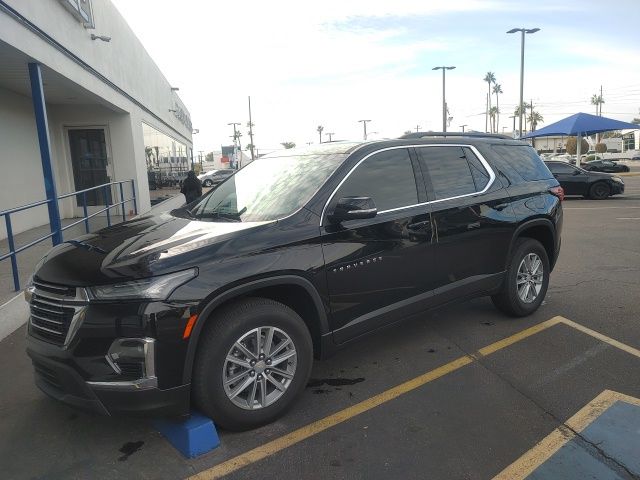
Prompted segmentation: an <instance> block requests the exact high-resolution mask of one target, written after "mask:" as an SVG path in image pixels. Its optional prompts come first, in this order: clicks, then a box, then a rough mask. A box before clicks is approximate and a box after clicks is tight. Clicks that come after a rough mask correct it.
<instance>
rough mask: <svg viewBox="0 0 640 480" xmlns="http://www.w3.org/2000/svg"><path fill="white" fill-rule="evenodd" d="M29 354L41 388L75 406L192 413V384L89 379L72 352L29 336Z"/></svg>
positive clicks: (158, 413) (129, 411) (121, 411)
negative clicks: (163, 386) (162, 385)
mask: <svg viewBox="0 0 640 480" xmlns="http://www.w3.org/2000/svg"><path fill="white" fill-rule="evenodd" d="M27 354H28V355H29V357H30V358H31V361H32V363H33V366H34V369H35V382H36V385H37V386H38V388H40V390H42V391H43V392H44V393H46V394H47V395H49V396H50V397H53V398H55V399H56V400H59V401H61V402H64V403H66V404H68V405H71V406H73V407H76V408H79V409H82V410H87V411H92V412H95V413H99V414H102V415H116V414H136V415H144V416H162V417H176V416H184V415H188V413H189V402H190V385H188V384H187V385H180V386H177V387H173V388H168V389H160V388H158V387H157V386H153V385H151V384H149V383H147V384H144V383H142V384H135V383H133V382H126V383H125V382H121V383H118V382H99V383H98V384H96V382H88V381H86V380H85V379H84V378H83V377H82V376H81V375H80V373H79V372H78V370H77V369H76V368H74V359H73V358H72V355H71V354H70V353H69V352H68V351H66V350H63V349H61V348H60V347H58V346H56V345H52V344H49V343H47V342H44V341H41V340H38V339H36V338H34V337H32V336H31V335H28V336H27Z"/></svg>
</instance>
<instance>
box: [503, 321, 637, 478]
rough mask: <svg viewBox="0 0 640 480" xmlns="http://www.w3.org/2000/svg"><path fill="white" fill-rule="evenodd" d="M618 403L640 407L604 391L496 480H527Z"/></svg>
mask: <svg viewBox="0 0 640 480" xmlns="http://www.w3.org/2000/svg"><path fill="white" fill-rule="evenodd" d="M563 323H564V322H563ZM571 323H573V322H571ZM618 401H623V402H626V403H630V404H632V405H639V406H640V399H639V398H635V397H631V396H629V395H625V394H623V393H619V392H614V391H612V390H605V391H603V392H602V393H601V394H600V395H598V396H597V397H596V398H594V399H593V400H591V401H590V402H589V403H588V404H587V405H585V406H584V407H583V408H581V409H580V410H579V411H578V412H577V413H576V414H575V415H574V416H573V417H571V418H570V419H569V420H567V421H566V422H565V423H564V424H563V425H561V426H560V427H558V428H556V429H555V430H554V431H553V432H551V433H550V434H549V435H547V436H546V437H545V438H544V439H543V440H542V441H540V442H539V443H537V444H536V445H535V446H534V447H533V448H532V449H531V450H529V451H528V452H527V453H525V454H524V455H522V456H521V457H520V458H519V459H518V460H516V461H515V462H513V463H512V464H511V465H509V466H508V467H507V468H505V469H504V470H503V471H502V472H500V473H499V474H498V475H496V476H495V477H493V480H522V479H525V478H527V477H528V476H529V475H531V473H532V472H533V471H534V470H535V469H536V468H538V467H539V466H540V465H542V464H543V463H544V462H546V461H547V460H549V459H550V458H551V457H552V456H553V454H554V453H556V452H557V451H558V450H560V449H561V448H562V447H563V446H564V445H565V444H567V443H568V442H569V441H571V439H573V438H574V437H575V436H576V433H580V432H582V431H583V430H584V429H585V428H587V426H589V424H591V422H593V421H594V420H595V419H596V418H598V417H599V416H600V415H602V413H603V412H604V411H605V410H606V409H607V408H609V407H610V406H611V405H613V404H614V403H615V402H618Z"/></svg>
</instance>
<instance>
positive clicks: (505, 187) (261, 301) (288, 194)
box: [25, 133, 563, 430]
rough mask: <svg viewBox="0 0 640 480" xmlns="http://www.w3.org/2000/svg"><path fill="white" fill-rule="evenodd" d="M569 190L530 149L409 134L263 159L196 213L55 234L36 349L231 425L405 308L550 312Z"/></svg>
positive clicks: (66, 387) (480, 138)
mask: <svg viewBox="0 0 640 480" xmlns="http://www.w3.org/2000/svg"><path fill="white" fill-rule="evenodd" d="M562 195H563V193H562V189H561V187H560V186H559V184H558V181H557V180H556V179H554V178H553V175H551V173H550V172H549V170H548V169H547V167H546V166H545V165H544V163H543V162H542V161H541V160H540V158H539V157H538V155H537V154H536V153H535V151H534V150H533V149H532V148H531V147H530V146H529V145H528V144H526V143H523V142H519V141H514V140H510V139H508V138H506V137H500V136H489V135H477V136H474V135H452V134H446V135H444V134H442V135H440V136H438V135H437V134H433V133H429V134H419V133H418V134H411V135H407V136H405V137H402V138H400V139H396V140H385V141H377V142H369V143H342V142H341V143H329V144H322V145H319V146H316V147H310V148H308V149H300V150H287V151H284V152H278V153H277V154H273V155H272V156H265V157H263V158H260V159H259V160H256V161H255V162H253V163H251V164H249V165H247V166H246V167H244V168H243V169H241V170H240V171H238V172H237V173H236V174H235V175H233V176H232V177H230V178H229V179H227V180H226V181H225V182H223V183H222V184H221V185H220V186H219V187H218V188H217V189H215V190H213V191H211V192H209V194H207V195H205V196H204V197H202V198H201V199H199V200H197V201H195V202H194V203H192V204H190V205H186V206H184V207H183V208H180V209H177V210H173V211H171V212H169V213H165V214H162V215H159V216H143V217H139V218H137V219H134V220H132V221H129V222H127V223H123V224H120V225H117V226H113V227H111V228H107V229H104V230H101V231H99V232H97V233H93V234H89V235H86V236H83V237H80V238H77V239H76V240H73V241H69V242H65V243H63V244H61V245H58V246H57V247H55V248H54V249H53V250H51V252H50V253H49V254H48V255H47V256H46V257H45V258H44V259H43V260H42V261H41V263H40V264H39V265H38V266H37V269H36V271H35V274H34V277H33V279H32V281H31V282H30V284H29V286H28V287H27V290H26V292H25V294H26V296H27V298H28V300H29V301H30V312H31V316H30V319H29V329H28V339H27V352H28V354H29V355H30V356H31V358H32V360H33V364H34V367H35V371H36V383H37V385H38V386H39V387H40V388H41V389H42V390H43V391H44V392H46V393H47V394H49V395H51V396H52V397H55V398H57V399H59V400H62V401H64V402H67V403H69V404H72V405H75V406H78V407H83V408H86V409H91V410H94V411H97V412H102V413H104V414H115V413H121V412H129V413H131V412H136V413H143V412H144V413H147V414H153V415H186V414H188V412H189V409H190V405H191V403H192V401H193V403H194V404H195V405H196V407H197V408H199V409H200V410H201V411H203V412H204V413H206V414H207V415H209V416H211V417H212V418H213V419H214V420H215V421H216V423H218V424H219V425H220V426H222V427H224V428H227V429H234V430H241V429H248V428H253V427H256V426H258V425H261V424H265V423H267V422H270V421H272V420H274V419H275V418H276V417H278V416H279V415H281V414H282V413H283V412H284V411H285V410H286V409H287V407H288V406H289V405H290V404H291V402H292V401H293V400H294V398H295V397H296V395H298V394H299V393H300V391H301V390H302V389H304V387H305V385H306V383H307V380H308V377H309V374H310V371H311V366H312V362H313V358H314V357H315V358H323V357H326V356H327V355H329V354H331V353H332V352H333V351H335V350H336V349H337V348H339V347H344V346H345V345H347V344H348V343H349V342H350V341H352V340H355V339H357V338H358V337H360V336H362V335H363V334H366V333H368V332H371V331H373V330H376V329H379V328H381V327H385V326H388V325H390V324H393V323H394V322H397V321H399V320H401V319H403V318H405V317H407V316H408V315H411V314H414V313H416V312H419V311H422V310H424V309H427V308H431V307H435V306H437V305H442V304H444V303H447V302H451V301H453V300H458V299H466V298H471V297H476V296H483V295H490V296H491V298H492V299H493V302H494V303H495V305H496V306H497V307H498V308H499V309H500V310H502V311H504V312H506V313H507V314H509V315H513V316H524V315H528V314H530V313H532V312H533V311H535V310H536V309H537V308H538V306H539V305H540V303H541V302H542V300H543V298H544V296H545V293H546V291H547V285H548V282H549V274H550V272H551V270H552V269H553V266H554V264H555V262H556V259H557V257H558V252H559V249H560V232H561V228H562V207H561V200H562Z"/></svg>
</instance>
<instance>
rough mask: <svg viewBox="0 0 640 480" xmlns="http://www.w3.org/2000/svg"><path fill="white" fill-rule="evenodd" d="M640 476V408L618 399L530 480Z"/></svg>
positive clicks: (531, 476)
mask: <svg viewBox="0 0 640 480" xmlns="http://www.w3.org/2000/svg"><path fill="white" fill-rule="evenodd" d="M629 473H631V474H632V475H640V406H639V405H633V404H630V403H627V402H625V401H623V400H618V401H616V402H615V403H613V404H612V405H611V406H610V407H609V408H607V409H606V410H605V411H604V412H602V414H600V416H598V417H597V418H596V419H595V420H594V421H593V422H591V423H590V424H589V425H588V426H587V427H586V428H585V429H584V430H583V431H582V432H580V435H579V436H577V437H575V438H573V439H572V440H571V441H569V442H568V443H566V444H565V445H563V446H562V447H561V448H560V449H559V450H558V451H557V452H555V453H554V454H553V455H552V456H551V457H550V458H549V459H548V460H547V461H545V462H544V463H543V464H541V465H540V466H538V467H537V468H536V469H535V470H534V471H533V472H531V474H530V475H529V476H527V479H532V480H533V479H535V480H538V479H555V478H562V479H567V480H571V479H576V480H577V479H580V480H582V479H597V480H609V479H611V480H618V479H620V480H623V479H626V478H629Z"/></svg>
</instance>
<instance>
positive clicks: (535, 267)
mask: <svg viewBox="0 0 640 480" xmlns="http://www.w3.org/2000/svg"><path fill="white" fill-rule="evenodd" d="M543 280H544V267H543V266H542V260H541V259H540V257H539V256H538V255H537V254H536V253H528V254H526V255H525V256H524V258H523V259H522V261H521V262H520V266H519V267H518V275H517V277H516V284H517V289H518V297H520V300H522V301H523V302H524V303H532V302H534V301H535V299H536V298H538V295H539V294H540V291H541V290H542V282H543Z"/></svg>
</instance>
